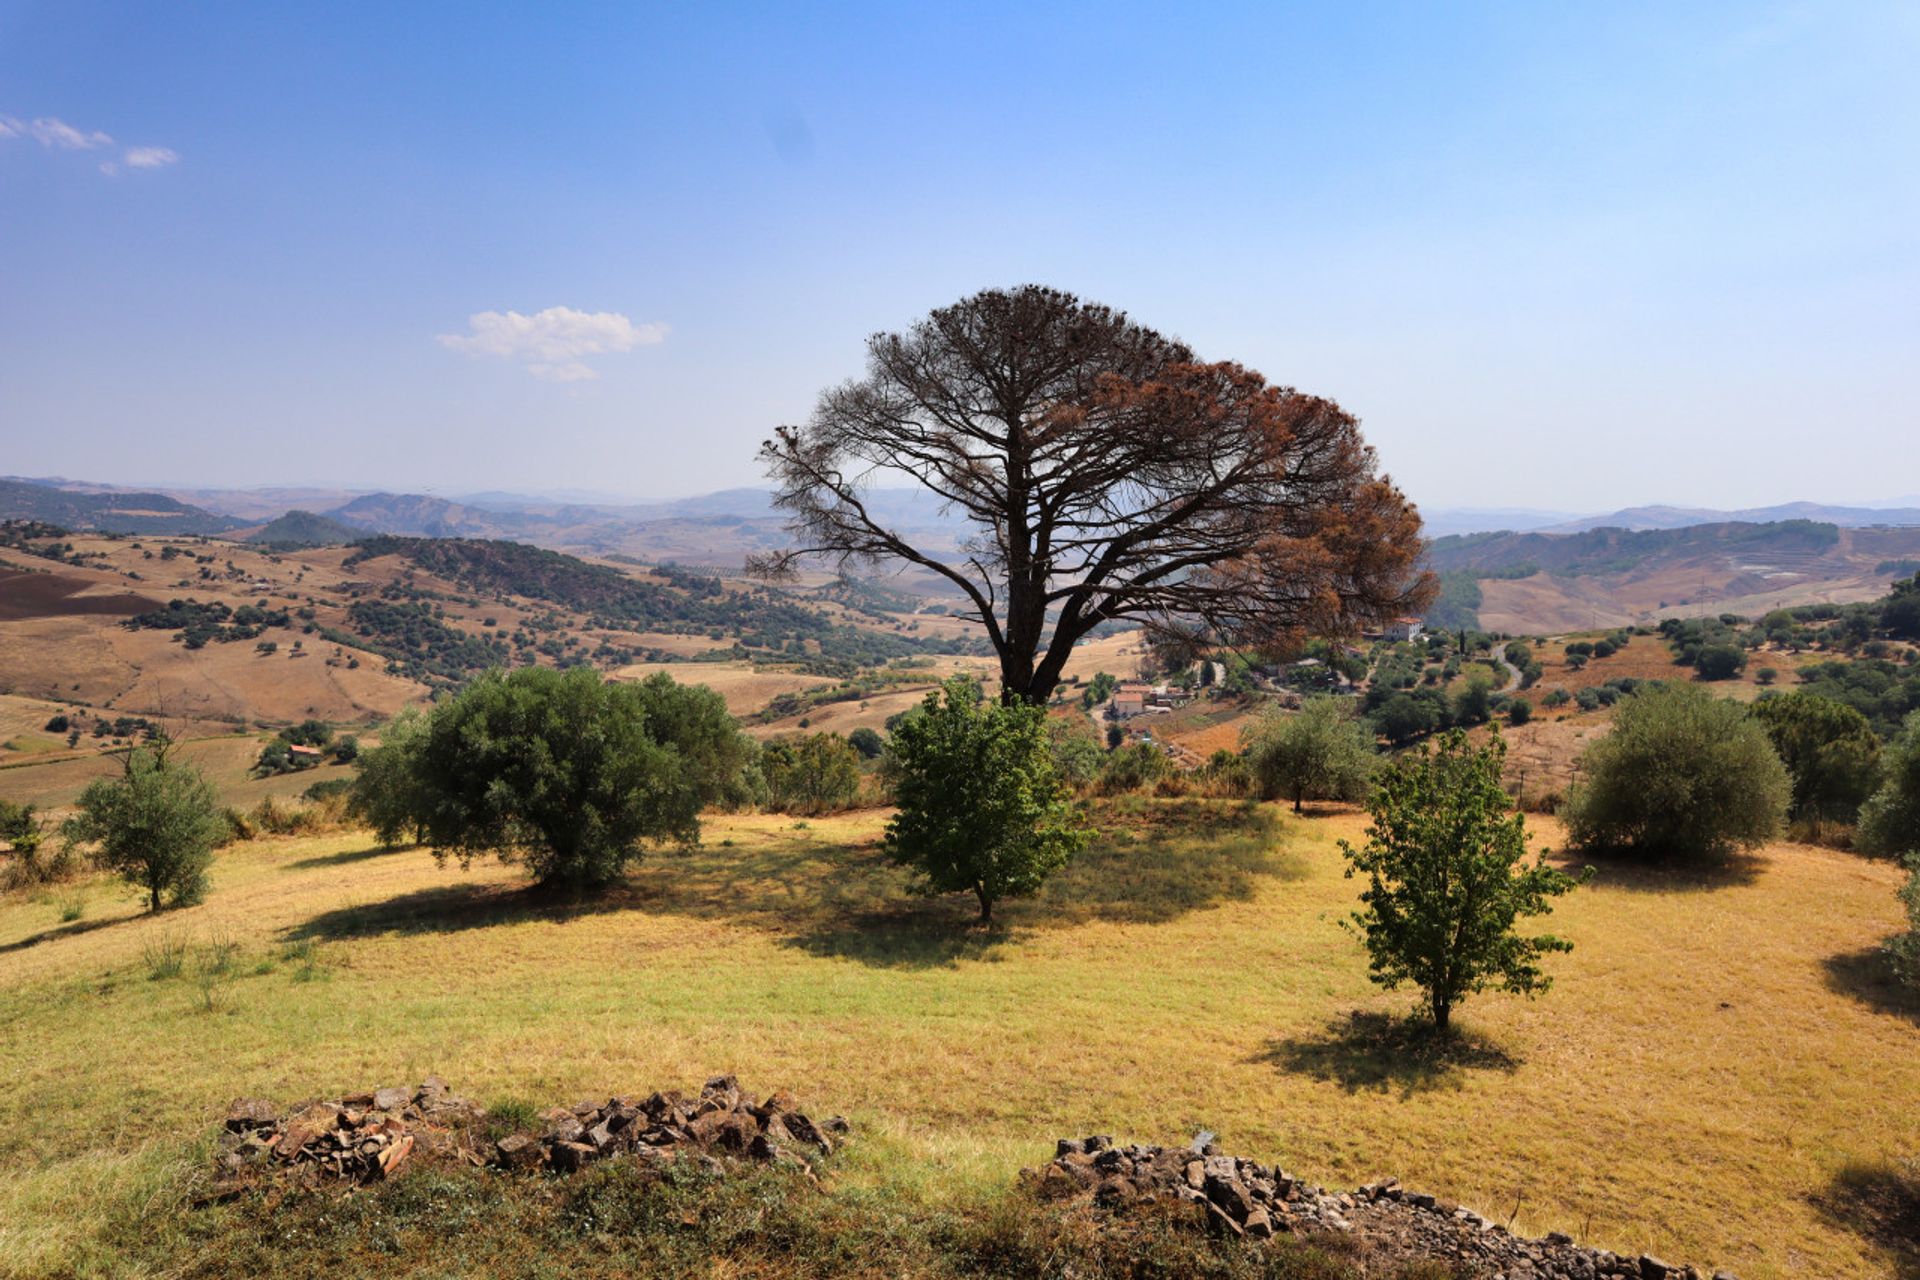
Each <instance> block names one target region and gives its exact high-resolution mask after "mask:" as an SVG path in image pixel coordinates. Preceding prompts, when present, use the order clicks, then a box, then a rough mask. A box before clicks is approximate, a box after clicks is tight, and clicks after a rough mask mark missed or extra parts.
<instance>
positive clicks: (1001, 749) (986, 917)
mask: <svg viewBox="0 0 1920 1280" xmlns="http://www.w3.org/2000/svg"><path fill="white" fill-rule="evenodd" d="M891 751H892V756H893V769H894V799H895V802H896V803H897V804H898V805H899V812H898V813H897V814H896V815H895V816H894V818H893V820H892V821H890V822H889V823H888V824H887V833H886V840H885V849H886V852H887V856H888V857H890V858H891V859H892V860H893V861H894V862H896V863H899V864H900V865H902V866H906V867H911V868H913V869H914V870H915V871H917V872H918V873H919V888H920V890H921V891H922V892H924V893H928V894H939V893H958V892H963V891H971V892H972V893H973V895H974V897H975V898H977V899H978V900H979V903H980V919H981V921H982V922H983V923H984V922H987V921H990V920H992V919H993V905H994V903H996V902H998V901H1000V900H1001V899H1002V898H1008V897H1018V896H1023V895H1026V894H1031V893H1033V892H1034V891H1036V890H1037V889H1039V887H1040V885H1041V884H1042V883H1043V882H1044V881H1045V880H1046V878H1047V877H1048V876H1049V875H1052V874H1053V873H1054V872H1055V871H1057V870H1059V869H1060V868H1061V867H1063V866H1065V865H1066V863H1067V861H1068V860H1069V859H1070V858H1072V857H1073V855H1074V854H1076V853H1078V852H1079V851H1080V850H1081V849H1082V848H1084V847H1085V845H1086V841H1087V830H1086V827H1085V824H1084V822H1083V821H1082V820H1081V817H1080V815H1079V814H1078V812H1077V811H1076V810H1075V809H1074V807H1073V806H1072V805H1071V803H1070V802H1069V801H1068V798H1067V792H1066V788H1065V786H1064V785H1063V784H1062V783H1061V781H1060V779H1059V777H1058V776H1057V775H1056V773H1055V770H1054V763H1053V756H1052V753H1051V752H1050V750H1049V744H1048V736H1047V728H1046V710H1045V708H1043V707H1038V706H1032V705H1029V704H1024V703H989V702H987V701H985V700H984V699H982V698H981V696H980V690H979V686H977V685H975V684H974V683H973V682H972V681H969V680H965V679H954V680H950V681H948V682H947V683H946V685H944V686H943V687H942V688H940V689H938V690H936V691H935V692H933V693H930V694H928V695H927V699H926V701H925V703H924V704H923V705H922V711H921V714H919V715H915V716H910V717H908V718H907V719H906V720H904V721H902V722H901V724H900V727H899V728H898V729H896V730H895V731H894V735H893V742H892V744H891Z"/></svg>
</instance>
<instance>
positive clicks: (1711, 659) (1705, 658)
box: [1693, 644, 1747, 680]
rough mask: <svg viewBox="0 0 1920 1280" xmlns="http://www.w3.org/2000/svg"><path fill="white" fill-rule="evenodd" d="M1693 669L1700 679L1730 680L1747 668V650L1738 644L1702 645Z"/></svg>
mask: <svg viewBox="0 0 1920 1280" xmlns="http://www.w3.org/2000/svg"><path fill="white" fill-rule="evenodd" d="M1693 669H1694V670H1695V671H1697V672H1699V673H1700V678H1701V679H1702V680H1731V679H1733V678H1734V677H1735V676H1737V675H1739V674H1740V673H1741V672H1742V671H1745V670H1746V669H1747V651H1746V650H1745V649H1742V648H1741V647H1740V646H1739V645H1733V644H1709V645H1702V646H1701V648H1700V652H1699V656H1698V657H1696V658H1695V659H1694V662H1693Z"/></svg>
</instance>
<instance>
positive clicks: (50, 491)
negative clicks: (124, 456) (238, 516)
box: [0, 478, 243, 534]
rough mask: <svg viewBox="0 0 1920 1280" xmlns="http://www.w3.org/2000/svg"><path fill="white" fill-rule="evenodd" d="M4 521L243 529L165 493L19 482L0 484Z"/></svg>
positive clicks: (107, 528) (113, 528)
mask: <svg viewBox="0 0 1920 1280" xmlns="http://www.w3.org/2000/svg"><path fill="white" fill-rule="evenodd" d="M0 519H8V520H44V521H46V522H47V523H49V524H57V525H60V526H62V527H64V528H68V529H98V530H100V531H101V532H103V533H178V534H210V533H226V532H227V531H229V530H232V529H238V528H240V527H241V525H242V523H243V522H242V521H239V520H235V519H233V518H232V517H231V516H217V515H215V514H213V513H212V512H211V511H204V510H202V509H201V508H199V507H195V506H190V505H188V504H187V503H184V502H181V501H180V500H179V499H177V498H170V497H168V496H167V495H166V494H164V493H140V492H120V491H114V492H111V493H85V492H81V491H79V490H74V489H60V488H55V487H53V486H52V485H48V484H43V483H40V482H37V481H33V480H21V479H15V478H8V479H4V480H0Z"/></svg>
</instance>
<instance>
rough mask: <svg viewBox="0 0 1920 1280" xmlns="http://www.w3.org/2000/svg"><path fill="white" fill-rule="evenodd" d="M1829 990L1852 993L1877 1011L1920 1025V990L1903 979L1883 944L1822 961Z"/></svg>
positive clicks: (1854, 997) (1852, 995)
mask: <svg viewBox="0 0 1920 1280" xmlns="http://www.w3.org/2000/svg"><path fill="white" fill-rule="evenodd" d="M1821 964H1822V966H1823V967H1824V968H1825V969H1826V971H1827V989H1828V990H1829V991H1833V992H1836V993H1837V994H1839V995H1843V996H1851V997H1852V998H1853V999H1855V1000H1858V1001H1860V1002H1861V1003H1862V1004H1865V1005H1868V1006H1870V1007H1871V1008H1872V1009H1874V1010H1875V1011H1876V1012H1879V1013H1886V1014H1892V1015H1893V1016H1894V1017H1898V1018H1905V1019H1906V1020H1907V1021H1909V1022H1912V1023H1916V1024H1920V991H1916V990H1915V989H1914V988H1913V987H1912V986H1910V985H1909V984H1907V983H1905V982H1902V981H1901V980H1900V975H1899V974H1897V973H1895V972H1894V968H1893V958H1892V957H1891V956H1889V955H1888V954H1887V953H1886V951H1885V950H1883V949H1882V948H1880V947H1863V948H1861V949H1860V950H1858V951H1848V952H1845V953H1843V954H1841V955H1834V956H1828V957H1827V958H1826V959H1825V960H1824V961H1822V962H1821Z"/></svg>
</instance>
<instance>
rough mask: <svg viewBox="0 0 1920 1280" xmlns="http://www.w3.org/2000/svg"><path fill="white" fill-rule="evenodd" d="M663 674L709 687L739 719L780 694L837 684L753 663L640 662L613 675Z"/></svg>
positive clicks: (632, 677)
mask: <svg viewBox="0 0 1920 1280" xmlns="http://www.w3.org/2000/svg"><path fill="white" fill-rule="evenodd" d="M708 647H709V648H711V647H712V645H711V643H709V645H708ZM661 673H665V674H666V675H668V676H671V677H672V678H673V679H674V680H675V681H676V682H677V683H680V684H698V685H705V686H706V687H707V688H709V689H711V690H713V691H714V692H715V693H717V694H719V695H720V697H721V699H722V700H723V701H725V702H726V704H727V710H728V711H730V712H732V713H733V714H734V715H736V716H746V715H751V714H753V713H754V712H756V711H758V710H759V709H760V708H762V707H764V706H766V705H767V703H769V702H770V701H772V700H773V699H774V698H775V697H777V696H779V695H780V694H783V693H800V692H802V691H804V690H807V689H817V688H819V687H820V686H822V685H828V684H832V683H834V682H833V681H832V680H831V679H829V678H828V677H826V676H812V675H807V674H805V673H804V672H799V671H774V670H769V669H767V668H766V667H757V666H755V665H754V664H752V663H750V662H636V663H633V664H632V665H630V666H625V667H621V668H619V669H617V670H615V671H613V672H611V673H610V674H611V675H612V676H613V678H615V679H616V680H644V679H646V678H647V677H648V676H651V675H659V674H661Z"/></svg>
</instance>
